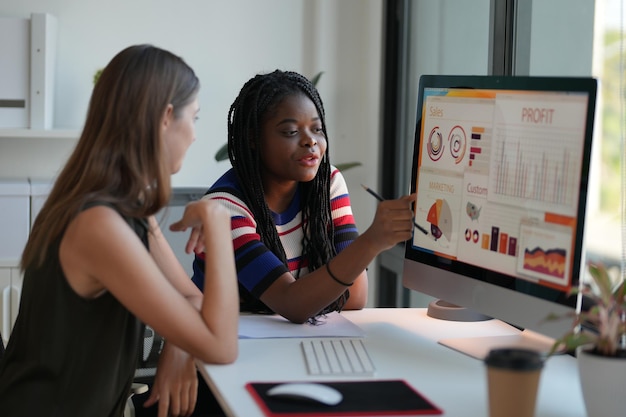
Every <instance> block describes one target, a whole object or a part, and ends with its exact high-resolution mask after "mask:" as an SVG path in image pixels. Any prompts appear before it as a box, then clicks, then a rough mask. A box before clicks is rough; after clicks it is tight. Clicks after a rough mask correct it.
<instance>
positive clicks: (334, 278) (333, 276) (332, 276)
mask: <svg viewBox="0 0 626 417" xmlns="http://www.w3.org/2000/svg"><path fill="white" fill-rule="evenodd" d="M329 265H330V261H328V263H327V264H326V271H327V272H328V275H330V277H331V278H332V279H333V280H334V281H335V282H336V283H338V284H341V285H343V286H344V287H351V286H352V284H354V282H351V283H349V284H346V283H345V282H343V281H341V280H340V279H339V278H337V277H336V276H335V274H333V273H332V272H330V266H329Z"/></svg>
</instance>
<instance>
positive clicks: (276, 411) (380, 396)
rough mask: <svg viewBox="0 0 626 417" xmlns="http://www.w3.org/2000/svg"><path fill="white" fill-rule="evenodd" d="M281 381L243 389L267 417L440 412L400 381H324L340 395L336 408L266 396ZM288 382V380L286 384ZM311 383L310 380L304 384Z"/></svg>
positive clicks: (253, 384) (432, 413)
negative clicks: (341, 397)
mask: <svg viewBox="0 0 626 417" xmlns="http://www.w3.org/2000/svg"><path fill="white" fill-rule="evenodd" d="M285 382H287V381H283V382H249V383H247V384H246V389H247V390H248V391H249V392H250V394H251V395H252V397H253V398H254V400H255V401H256V403H257V404H258V405H259V407H260V408H261V409H262V410H263V412H264V413H265V415H266V416H268V417H279V416H281V417H285V416H289V417H300V416H301V417H313V416H380V415H386V414H390V415H400V416H401V415H440V414H442V413H443V412H442V410H441V409H440V408H439V407H437V406H435V405H434V404H433V403H431V402H430V401H429V400H427V399H426V398H425V397H424V396H423V395H421V394H420V393H419V392H417V391H416V390H415V389H413V388H412V387H411V386H410V385H408V384H407V383H406V382H405V381H404V380H400V379H391V380H372V381H369V380H368V381H324V382H317V383H320V384H324V385H328V386H329V387H332V388H335V389H336V390H338V391H339V392H340V393H341V394H342V395H343V400H342V401H341V402H340V403H339V404H337V405H333V406H330V405H325V404H321V403H317V402H313V401H306V400H293V399H285V398H278V397H270V396H268V395H267V391H269V390H270V389H271V388H272V387H274V386H276V385H280V384H283V383H285ZM289 382H291V381H289ZM307 382H312V381H307Z"/></svg>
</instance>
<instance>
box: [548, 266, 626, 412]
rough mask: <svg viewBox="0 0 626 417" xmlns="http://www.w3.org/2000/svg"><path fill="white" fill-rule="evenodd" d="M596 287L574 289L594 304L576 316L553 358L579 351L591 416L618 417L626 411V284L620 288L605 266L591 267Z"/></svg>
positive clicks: (582, 383)
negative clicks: (560, 352) (557, 354)
mask: <svg viewBox="0 0 626 417" xmlns="http://www.w3.org/2000/svg"><path fill="white" fill-rule="evenodd" d="M587 270H588V272H589V275H590V276H591V278H592V283H593V285H590V284H586V285H583V286H582V287H581V288H580V289H579V288H574V289H572V291H571V293H572V294H573V295H575V294H578V293H580V294H581V295H583V296H585V297H586V299H587V300H589V301H590V302H591V304H592V305H591V307H590V308H589V309H587V310H586V311H581V312H579V313H577V314H574V320H573V322H572V326H571V328H570V330H569V331H568V332H567V333H566V334H564V335H563V336H562V337H561V338H559V339H558V340H556V342H555V343H554V346H553V348H552V351H551V354H552V353H554V352H556V351H558V350H561V349H565V350H566V351H570V352H571V351H575V353H576V358H577V361H578V370H579V375H580V382H581V388H582V392H583V398H584V400H585V407H586V409H587V414H588V415H589V416H617V415H624V412H625V411H626V395H625V394H626V388H625V387H626V282H625V281H624V279H623V278H622V279H621V281H620V282H619V284H618V285H617V286H615V285H614V283H613V280H611V277H610V275H609V271H608V270H607V268H606V267H605V266H604V265H603V264H596V263H589V264H588V265H587Z"/></svg>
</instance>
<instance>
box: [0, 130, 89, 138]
mask: <svg viewBox="0 0 626 417" xmlns="http://www.w3.org/2000/svg"><path fill="white" fill-rule="evenodd" d="M79 136H80V131H79V130H77V129H47V130H44V129H0V138H7V139H48V138H49V139H74V140H75V139H78V137H79Z"/></svg>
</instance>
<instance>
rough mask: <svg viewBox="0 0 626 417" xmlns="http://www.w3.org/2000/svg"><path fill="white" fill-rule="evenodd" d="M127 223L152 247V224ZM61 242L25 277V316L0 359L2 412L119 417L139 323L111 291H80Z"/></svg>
mask: <svg viewBox="0 0 626 417" xmlns="http://www.w3.org/2000/svg"><path fill="white" fill-rule="evenodd" d="M126 220H127V222H128V223H129V225H130V226H131V227H132V228H133V229H134V231H135V233H137V235H138V236H139V237H140V238H141V240H142V241H143V243H144V245H145V246H146V248H147V247H148V240H147V233H148V226H147V222H146V221H145V220H144V219H126ZM59 244H60V239H59V241H57V242H56V243H55V244H54V245H52V247H51V248H50V252H49V255H48V256H47V257H46V261H45V263H44V264H43V265H42V266H41V267H40V268H37V269H30V268H29V269H27V270H26V272H25V274H24V284H23V288H22V297H21V301H20V308H19V314H18V317H17V320H16V323H15V327H14V329H13V332H12V333H11V337H10V339H9V343H8V345H7V347H6V352H5V355H4V357H3V359H2V360H1V361H0V416H2V417H13V416H38V417H39V416H55V417H56V416H59V417H61V416H64V417H65V416H68V417H74V416H89V417H97V416H103V417H104V416H107V417H109V416H115V417H119V416H121V415H122V413H123V411H124V406H125V403H126V400H127V399H128V394H129V392H130V385H131V383H132V379H133V375H134V371H135V367H136V364H137V349H138V346H139V343H140V335H141V328H142V326H141V323H140V322H139V321H138V320H137V318H135V316H134V315H133V314H131V313H130V312H129V311H128V310H127V309H126V308H125V307H124V306H122V305H121V304H120V303H119V302H118V301H117V299H116V298H115V297H113V296H112V295H111V294H110V293H108V292H106V293H104V294H103V295H101V296H99V297H98V298H95V299H85V298H82V297H80V296H78V295H77V294H76V293H75V292H74V291H73V290H72V288H71V287H70V286H69V284H68V283H67V280H66V278H65V275H64V274H63V271H62V269H61V265H60V263H59ZM138 295H139V294H138Z"/></svg>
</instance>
